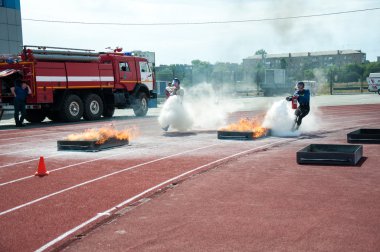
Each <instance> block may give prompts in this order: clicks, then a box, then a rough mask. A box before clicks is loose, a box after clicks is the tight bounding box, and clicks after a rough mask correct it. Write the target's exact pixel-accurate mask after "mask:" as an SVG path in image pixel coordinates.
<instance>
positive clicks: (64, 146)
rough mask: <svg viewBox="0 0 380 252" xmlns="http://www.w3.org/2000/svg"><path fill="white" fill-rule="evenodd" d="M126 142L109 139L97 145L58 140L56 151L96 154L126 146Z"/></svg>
mask: <svg viewBox="0 0 380 252" xmlns="http://www.w3.org/2000/svg"><path fill="white" fill-rule="evenodd" d="M128 143H129V142H128V140H119V139H116V138H110V139H108V140H107V141H105V142H104V143H102V144H97V143H96V141H67V140H59V141H57V146H58V150H59V151H61V150H66V151H87V152H96V151H101V150H106V149H111V148H116V147H120V146H123V145H127V144H128Z"/></svg>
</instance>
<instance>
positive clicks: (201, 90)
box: [158, 83, 242, 131]
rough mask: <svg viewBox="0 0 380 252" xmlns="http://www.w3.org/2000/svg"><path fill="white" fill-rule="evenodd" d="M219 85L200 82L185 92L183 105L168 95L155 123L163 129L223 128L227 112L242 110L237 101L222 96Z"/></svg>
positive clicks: (175, 97) (177, 98) (174, 97)
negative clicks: (168, 127)
mask: <svg viewBox="0 0 380 252" xmlns="http://www.w3.org/2000/svg"><path fill="white" fill-rule="evenodd" d="M222 89H223V88H222V87H221V86H213V85H211V84H209V83H201V84H198V85H196V86H194V87H191V88H189V89H186V90H185V95H184V98H183V101H182V103H181V102H180V100H179V97H177V96H171V97H170V98H169V99H168V100H167V101H166V102H165V104H164V106H163V108H162V110H161V112H160V116H159V118H158V122H159V124H160V125H161V127H162V128H164V127H166V126H167V125H170V129H175V130H179V131H186V130H216V129H218V128H220V127H222V126H225V125H226V122H227V117H228V114H229V113H233V112H235V111H238V110H240V109H241V108H242V105H241V103H239V102H237V100H236V99H233V98H230V97H225V96H224V95H223V93H222V92H221V90H222Z"/></svg>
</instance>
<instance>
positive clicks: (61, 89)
mask: <svg viewBox="0 0 380 252" xmlns="http://www.w3.org/2000/svg"><path fill="white" fill-rule="evenodd" d="M3 58H4V57H3ZM16 78H21V79H22V81H24V82H26V83H27V84H29V86H30V87H31V90H32V94H31V95H29V96H28V98H27V116H26V120H28V121H29V122H41V121H43V120H44V119H45V118H46V117H48V118H49V119H51V120H53V121H66V122H73V121H78V120H80V119H81V118H82V117H83V118H84V119H85V120H97V119H99V118H100V117H101V116H103V117H112V116H113V114H114V111H115V108H120V109H124V108H132V109H133V110H134V113H135V115H136V116H145V115H146V113H147V111H148V107H149V106H148V104H154V99H156V98H157V96H156V94H155V92H154V83H155V76H154V72H153V69H152V65H150V63H149V62H148V60H147V59H145V58H142V57H135V56H132V55H131V54H130V53H122V52H121V50H115V51H114V52H104V53H96V52H94V51H93V50H82V49H72V48H59V47H41V46H24V48H23V50H22V52H21V54H20V56H18V57H17V58H12V57H10V58H5V59H4V60H3V62H0V110H1V109H2V110H4V109H6V108H11V107H12V105H13V100H14V97H13V96H12V93H11V89H10V88H11V87H13V86H14V81H15V79H16ZM152 101H153V102H152Z"/></svg>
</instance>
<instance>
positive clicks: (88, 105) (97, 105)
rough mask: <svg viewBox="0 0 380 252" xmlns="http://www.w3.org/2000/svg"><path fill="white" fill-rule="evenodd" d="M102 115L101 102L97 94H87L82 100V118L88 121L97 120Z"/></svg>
mask: <svg viewBox="0 0 380 252" xmlns="http://www.w3.org/2000/svg"><path fill="white" fill-rule="evenodd" d="M102 114H103V101H102V99H101V98H100V97H99V95H97V94H89V95H87V96H86V97H85V98H84V113H83V118H84V119H86V120H89V121H92V120H98V119H99V118H100V117H101V116H102Z"/></svg>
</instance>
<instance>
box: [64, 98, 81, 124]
mask: <svg viewBox="0 0 380 252" xmlns="http://www.w3.org/2000/svg"><path fill="white" fill-rule="evenodd" d="M61 116H62V120H63V121H66V122H75V121H79V120H80V119H81V118H82V116H83V102H82V100H81V99H80V97H79V96H77V95H75V94H71V95H68V96H66V98H65V101H64V102H63V107H62V113H61Z"/></svg>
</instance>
